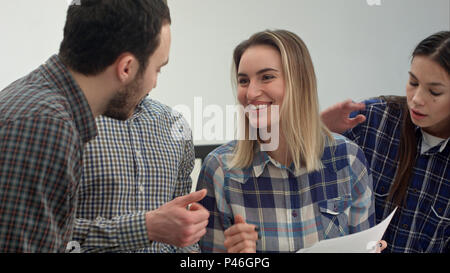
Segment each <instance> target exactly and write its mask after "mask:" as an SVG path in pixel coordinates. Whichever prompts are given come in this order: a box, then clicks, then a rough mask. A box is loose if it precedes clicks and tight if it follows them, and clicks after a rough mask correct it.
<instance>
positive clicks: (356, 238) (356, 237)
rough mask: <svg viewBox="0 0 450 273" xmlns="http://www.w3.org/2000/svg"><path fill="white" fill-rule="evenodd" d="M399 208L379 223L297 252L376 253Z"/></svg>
mask: <svg viewBox="0 0 450 273" xmlns="http://www.w3.org/2000/svg"><path fill="white" fill-rule="evenodd" d="M396 211H397V208H395V209H394V211H393V212H392V213H391V214H390V215H389V216H388V217H387V218H386V219H384V220H383V221H382V222H381V223H379V224H378V225H376V226H374V227H372V228H370V229H367V230H364V231H361V232H358V233H354V234H350V235H347V236H343V237H338V238H333V239H329V240H323V241H320V242H318V243H316V244H315V245H313V246H312V247H310V248H304V249H300V250H299V251H297V253H375V252H377V249H379V246H378V244H379V242H380V241H381V239H382V238H383V235H384V232H385V231H386V229H387V227H388V226H389V223H390V222H391V220H392V217H394V214H395V212H396Z"/></svg>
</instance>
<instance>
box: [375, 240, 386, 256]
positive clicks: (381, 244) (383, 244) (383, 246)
mask: <svg viewBox="0 0 450 273" xmlns="http://www.w3.org/2000/svg"><path fill="white" fill-rule="evenodd" d="M386 247H387V243H386V241H385V240H381V241H379V242H378V243H377V250H376V253H381V251H383V250H385V249H386Z"/></svg>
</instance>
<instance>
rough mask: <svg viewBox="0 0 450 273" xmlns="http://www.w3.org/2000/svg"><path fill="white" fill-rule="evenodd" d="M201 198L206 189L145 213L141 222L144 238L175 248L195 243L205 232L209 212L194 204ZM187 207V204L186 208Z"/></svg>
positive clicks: (204, 194)
mask: <svg viewBox="0 0 450 273" xmlns="http://www.w3.org/2000/svg"><path fill="white" fill-rule="evenodd" d="M205 196H206V190H201V191H197V192H193V193H191V194H188V195H185V196H180V197H177V198H175V199H174V200H172V201H170V202H168V203H166V204H164V205H163V206H161V207H160V208H158V209H156V210H152V211H149V212H147V213H146V215H145V223H146V226H147V234H148V238H149V239H150V240H151V241H157V242H161V243H166V244H170V245H174V246H177V247H187V246H190V245H193V244H195V243H197V242H198V241H199V240H200V238H201V237H202V236H203V235H205V233H206V226H207V225H208V218H209V212H208V210H206V209H205V208H204V207H203V206H202V205H200V204H198V203H196V202H198V201H200V200H202V199H203V198H204V197H205ZM188 205H191V206H190V208H189V209H187V206H188Z"/></svg>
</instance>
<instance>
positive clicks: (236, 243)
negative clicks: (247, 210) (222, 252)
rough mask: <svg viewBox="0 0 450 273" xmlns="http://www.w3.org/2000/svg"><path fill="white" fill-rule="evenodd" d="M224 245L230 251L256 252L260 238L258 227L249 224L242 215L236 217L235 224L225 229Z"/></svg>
mask: <svg viewBox="0 0 450 273" xmlns="http://www.w3.org/2000/svg"><path fill="white" fill-rule="evenodd" d="M224 234H225V242H224V245H225V247H226V248H227V251H228V253H255V252H256V241H257V240H258V232H257V227H256V226H255V225H250V224H247V223H246V222H245V220H244V218H243V217H242V216H240V215H236V216H235V217H234V225H233V226H231V227H230V228H228V229H227V230H225V233H224Z"/></svg>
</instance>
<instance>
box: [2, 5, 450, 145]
mask: <svg viewBox="0 0 450 273" xmlns="http://www.w3.org/2000/svg"><path fill="white" fill-rule="evenodd" d="M168 2H169V7H170V9H171V15H172V48H171V53H170V62H169V64H168V65H167V66H166V67H165V68H163V70H162V74H161V75H160V77H159V81H158V86H157V88H156V89H154V90H153V91H152V92H151V93H150V96H151V97H152V98H155V99H157V100H159V101H161V102H163V103H165V104H167V105H169V106H172V107H174V106H176V105H180V104H182V105H186V106H188V107H189V108H190V109H192V112H193V111H194V109H193V106H194V97H200V98H202V99H203V105H204V106H206V105H211V104H216V105H219V106H220V107H221V108H222V109H223V110H224V111H225V106H226V105H233V104H235V101H236V99H235V93H234V91H233V90H232V88H231V81H230V71H231V55H232V52H233V49H234V47H235V46H236V45H237V44H238V43H239V42H241V41H242V40H244V39H246V38H248V37H249V36H250V35H251V34H253V33H255V32H257V31H261V30H265V29H280V28H281V29H287V30H290V31H293V32H295V33H297V34H298V35H299V36H300V37H301V38H302V39H303V40H304V41H305V43H306V44H307V46H308V48H309V50H310V52H311V55H312V58H313V62H314V65H315V69H316V74H317V78H318V84H319V98H320V105H321V107H322V108H325V107H327V106H330V105H332V104H333V103H335V102H338V101H342V100H344V99H346V98H352V99H354V100H361V99H364V98H368V97H372V96H377V95H381V94H396V95H403V94H404V92H405V91H404V89H405V85H406V81H407V72H408V71H409V70H408V69H409V63H410V55H411V52H412V50H413V49H414V47H415V46H416V45H417V43H418V42H420V41H421V40H422V39H424V38H425V37H427V36H429V35H431V34H432V33H434V32H437V31H440V30H449V29H450V1H449V0H379V2H380V4H381V5H379V6H377V5H374V6H370V5H369V4H368V2H377V0H375V1H371V0H369V1H367V0H168ZM0 3H1V9H0V33H1V37H2V39H1V43H0V52H1V60H2V65H0V75H1V77H0V90H1V89H3V88H4V87H6V86H7V85H8V84H9V83H11V82H13V81H14V80H16V79H18V78H20V77H22V76H24V75H26V74H27V73H29V72H30V71H32V70H33V69H34V68H36V67H37V66H39V65H40V64H41V63H43V62H45V61H46V60H47V59H48V57H49V56H51V55H52V54H54V53H57V52H58V48H59V44H60V42H61V40H62V36H63V27H64V22H65V15H66V14H65V13H66V10H67V0H39V1H32V0H15V1H4V0H0ZM207 120H208V119H207V118H205V119H204V120H203V121H204V122H207ZM191 124H193V123H191ZM193 129H194V130H195V128H193ZM221 142H223V141H206V140H204V139H197V140H195V144H212V143H221Z"/></svg>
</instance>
